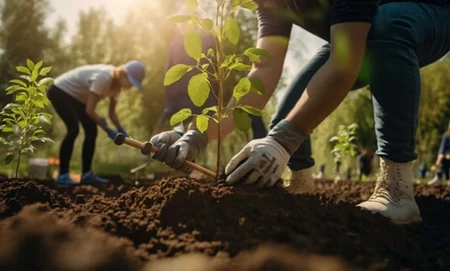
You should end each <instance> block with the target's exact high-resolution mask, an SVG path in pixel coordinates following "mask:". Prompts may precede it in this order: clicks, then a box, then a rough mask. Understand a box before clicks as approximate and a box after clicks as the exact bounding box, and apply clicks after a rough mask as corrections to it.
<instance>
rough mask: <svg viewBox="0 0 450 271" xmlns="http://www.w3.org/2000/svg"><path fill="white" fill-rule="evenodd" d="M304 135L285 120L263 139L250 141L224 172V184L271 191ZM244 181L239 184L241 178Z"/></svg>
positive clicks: (305, 136)
mask: <svg viewBox="0 0 450 271" xmlns="http://www.w3.org/2000/svg"><path fill="white" fill-rule="evenodd" d="M306 138H307V135H305V134H303V133H302V132H300V131H299V130H298V129H297V128H296V127H294V125H292V124H291V123H290V122H288V121H286V120H282V121H280V122H279V123H278V124H277V125H276V126H275V127H274V128H273V129H272V130H271V131H270V132H269V134H268V135H267V136H266V137H265V138H261V139H255V140H252V141H250V142H249V143H248V144H247V145H246V146H245V147H244V148H243V149H242V150H241V151H240V152H239V153H238V154H236V155H235V156H234V157H233V158H232V159H231V161H230V162H229V163H228V165H227V166H226V168H225V174H227V175H228V177H227V179H226V180H225V183H226V184H228V185H235V184H238V183H241V181H243V182H242V184H249V185H254V186H256V187H257V188H264V187H271V186H273V185H275V183H276V182H277V181H278V180H279V179H280V177H281V174H282V173H283V171H284V169H285V168H286V166H287V163H288V161H289V159H290V157H291V156H292V154H293V153H294V152H295V151H296V150H297V149H298V147H300V145H301V144H302V142H303V141H304V140H305V139H306ZM244 177H246V178H245V180H243V178H244Z"/></svg>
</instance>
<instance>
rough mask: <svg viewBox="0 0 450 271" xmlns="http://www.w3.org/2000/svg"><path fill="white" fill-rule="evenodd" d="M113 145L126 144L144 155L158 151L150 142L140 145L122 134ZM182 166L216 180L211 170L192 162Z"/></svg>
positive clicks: (140, 143) (185, 162)
mask: <svg viewBox="0 0 450 271" xmlns="http://www.w3.org/2000/svg"><path fill="white" fill-rule="evenodd" d="M114 143H116V145H122V144H127V145H129V146H131V147H134V148H136V149H140V150H141V153H142V154H144V155H149V154H150V153H152V152H157V151H158V148H157V147H155V146H153V144H151V143H150V142H144V143H142V142H139V141H137V140H135V139H132V138H129V137H125V135H123V134H118V135H117V136H116V138H115V139H114ZM184 164H185V165H187V166H188V167H190V168H192V169H195V170H197V171H200V172H201V173H203V174H206V175H208V176H210V177H213V178H216V176H217V175H216V173H215V172H213V171H211V170H209V169H207V168H204V167H202V166H200V165H197V164H196V163H194V162H191V161H184Z"/></svg>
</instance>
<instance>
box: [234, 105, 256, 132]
mask: <svg viewBox="0 0 450 271" xmlns="http://www.w3.org/2000/svg"><path fill="white" fill-rule="evenodd" d="M233 121H234V124H235V125H236V127H237V128H238V129H239V130H241V131H242V132H247V131H248V130H249V129H250V126H251V123H252V120H251V119H250V117H249V116H248V114H247V113H245V112H244V111H242V110H240V109H236V110H234V111H233Z"/></svg>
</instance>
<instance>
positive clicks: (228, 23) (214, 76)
mask: <svg viewBox="0 0 450 271" xmlns="http://www.w3.org/2000/svg"><path fill="white" fill-rule="evenodd" d="M186 3H187V5H188V7H189V10H190V13H191V14H189V15H179V16H174V17H172V18H170V19H169V20H170V21H171V22H173V23H186V22H189V23H190V27H189V29H188V31H187V32H186V33H185V36H184V48H185V50H186V53H187V54H188V55H189V56H190V57H191V58H193V59H195V60H196V62H197V64H196V65H185V64H177V65H175V66H173V67H172V68H170V69H169V70H168V71H167V73H166V75H165V78H164V85H165V86H167V85H170V84H172V83H175V82H176V81H178V80H179V79H181V78H182V77H183V76H184V75H185V74H186V73H188V72H189V71H191V70H193V69H196V70H198V71H199V74H197V75H195V76H193V77H192V78H191V79H190V81H189V84H188V89H187V91H188V94H189V97H190V99H191V100H192V102H193V104H194V105H195V106H198V107H201V106H202V105H203V104H204V103H205V102H206V100H207V98H208V96H209V95H210V91H211V85H212V84H211V82H213V81H215V82H217V84H218V94H217V96H216V99H217V105H216V106H212V107H208V108H204V109H203V111H202V114H198V115H195V114H192V111H191V110H190V109H188V108H184V109H181V110H180V111H179V112H177V113H175V114H174V115H172V117H171V119H170V124H171V125H172V126H173V125H175V124H178V123H180V122H182V121H184V120H186V119H187V118H189V117H191V116H192V117H195V118H196V126H197V129H198V130H199V131H200V132H202V133H203V132H204V131H206V129H207V128H208V123H209V121H210V120H213V121H214V122H216V123H217V124H218V125H217V126H218V128H217V133H218V142H217V169H216V173H217V176H219V175H220V153H221V140H222V133H221V131H222V128H221V126H222V125H221V123H222V121H223V120H224V119H226V118H228V117H229V116H231V115H232V116H233V119H234V123H235V125H236V127H237V128H238V129H239V130H241V131H245V132H246V131H248V129H249V128H250V125H251V119H250V117H249V116H248V114H251V115H255V116H261V110H259V109H257V108H254V107H252V106H248V105H244V104H240V99H241V98H242V97H243V96H245V95H246V94H248V93H249V92H250V91H252V92H255V93H258V94H263V92H264V86H263V84H262V82H261V80H260V79H259V78H257V77H253V78H247V77H244V78H242V79H240V80H239V82H238V83H237V84H236V85H235V86H234V89H233V98H234V100H235V106H234V107H231V108H224V107H223V103H224V101H223V100H224V98H223V97H224V83H225V81H226V80H227V79H228V78H229V76H230V73H231V72H232V71H233V70H236V71H250V70H251V68H252V66H251V64H252V63H256V62H260V60H261V57H270V56H269V53H268V52H267V51H265V50H262V49H259V48H255V47H251V48H247V49H246V50H244V51H243V52H242V53H240V54H226V52H225V49H224V48H225V43H226V42H229V43H231V44H232V45H236V44H238V42H239V39H240V28H239V25H238V23H237V22H236V20H235V19H234V18H235V16H236V15H237V12H238V10H239V9H240V8H244V9H248V10H251V11H255V10H256V8H257V7H258V5H257V4H256V3H255V2H254V1H253V0H216V16H215V19H214V20H211V19H209V18H201V17H199V16H197V15H196V10H197V7H198V3H197V0H186ZM197 29H201V30H202V31H204V32H205V33H207V34H208V35H211V36H213V37H214V40H215V48H209V49H208V51H207V53H206V54H204V53H202V51H203V48H202V41H201V36H200V34H199V31H197ZM202 62H203V64H202ZM211 112H213V113H215V114H214V115H212V116H211V115H210V113H211Z"/></svg>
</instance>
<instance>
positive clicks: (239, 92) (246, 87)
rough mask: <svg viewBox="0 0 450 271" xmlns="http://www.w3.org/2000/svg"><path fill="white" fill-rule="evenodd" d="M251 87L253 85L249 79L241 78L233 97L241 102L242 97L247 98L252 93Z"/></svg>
mask: <svg viewBox="0 0 450 271" xmlns="http://www.w3.org/2000/svg"><path fill="white" fill-rule="evenodd" d="M251 86H252V84H251V82H250V80H249V79H248V78H247V77H244V78H241V80H239V82H238V83H237V84H236V86H235V87H234V89H233V97H234V98H235V99H236V100H237V101H239V100H240V99H241V98H242V96H245V95H246V94H247V93H248V92H249V91H250V88H251Z"/></svg>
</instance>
